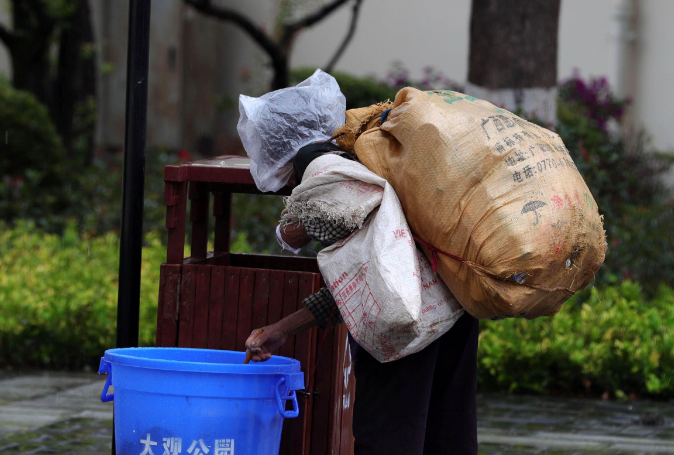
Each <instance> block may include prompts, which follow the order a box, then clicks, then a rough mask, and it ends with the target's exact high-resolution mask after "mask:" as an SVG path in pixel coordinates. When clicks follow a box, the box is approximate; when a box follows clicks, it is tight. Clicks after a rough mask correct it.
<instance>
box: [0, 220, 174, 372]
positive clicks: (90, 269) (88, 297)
mask: <svg viewBox="0 0 674 455" xmlns="http://www.w3.org/2000/svg"><path fill="white" fill-rule="evenodd" d="M0 249H1V250H2V251H3V254H2V255H1V256H0V301H1V302H2V305H0V363H2V364H5V365H13V366H39V367H54V368H81V367H82V366H85V365H88V366H91V367H95V366H96V364H97V359H98V358H99V357H100V356H101V354H102V353H103V351H104V350H105V349H107V348H109V347H111V346H114V340H115V326H116V306H117V283H118V282H117V270H118V264H119V238H118V237H117V235H116V234H112V233H111V234H107V235H104V236H101V237H96V238H83V237H80V236H79V235H78V234H77V233H76V231H75V229H74V227H72V226H70V227H68V228H67V229H66V231H65V233H64V235H63V236H58V235H55V234H46V233H43V232H40V231H36V230H35V228H34V226H33V225H32V224H26V223H19V224H18V225H17V226H16V227H15V228H14V229H8V228H6V227H5V228H4V229H2V230H1V231H0ZM164 251H165V250H164V248H163V247H162V246H161V243H160V241H159V239H158V237H157V236H150V237H148V238H147V240H146V245H145V247H144V248H143V265H142V271H141V275H142V288H141V305H140V328H141V329H140V343H141V345H146V346H147V345H152V344H153V343H154V331H155V329H156V319H155V318H156V305H157V293H158V284H159V264H160V263H161V262H163V260H164V259H165V253H164Z"/></svg>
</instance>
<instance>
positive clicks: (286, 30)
mask: <svg viewBox="0 0 674 455" xmlns="http://www.w3.org/2000/svg"><path fill="white" fill-rule="evenodd" d="M348 1H349V0H334V1H332V2H330V3H328V4H327V5H325V6H324V7H323V8H320V9H319V10H317V11H314V12H313V13H311V14H308V15H307V16H306V17H304V18H302V19H300V20H298V21H297V22H294V23H292V24H288V25H286V26H285V27H283V38H282V39H281V42H283V43H287V42H289V41H290V40H292V38H293V36H294V35H295V33H297V32H298V31H299V30H301V29H303V28H307V27H311V26H312V25H314V24H315V23H317V22H320V21H321V20H323V19H324V18H325V17H326V16H328V15H329V14H331V13H332V12H333V11H335V10H336V9H338V8H339V7H340V6H342V5H344V4H345V3H347V2H348Z"/></svg>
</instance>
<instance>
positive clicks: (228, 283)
mask: <svg viewBox="0 0 674 455" xmlns="http://www.w3.org/2000/svg"><path fill="white" fill-rule="evenodd" d="M239 278H240V269H238V268H235V267H226V268H225V301H224V307H223V315H222V317H223V320H222V349H225V350H227V351H233V350H234V349H235V347H236V327H237V320H238V316H239Z"/></svg>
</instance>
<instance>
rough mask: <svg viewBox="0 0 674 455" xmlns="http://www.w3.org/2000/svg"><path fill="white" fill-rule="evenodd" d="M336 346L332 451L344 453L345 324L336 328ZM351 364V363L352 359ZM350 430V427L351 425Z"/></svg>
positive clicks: (346, 352) (345, 449)
mask: <svg viewBox="0 0 674 455" xmlns="http://www.w3.org/2000/svg"><path fill="white" fill-rule="evenodd" d="M335 330H336V332H335V346H334V352H335V353H336V358H335V361H333V362H332V365H333V373H332V382H333V394H332V395H333V398H332V399H333V405H332V415H333V419H332V424H331V431H332V434H331V435H330V440H331V441H332V453H335V454H342V453H348V447H347V444H344V446H342V440H343V439H344V438H346V435H344V434H343V431H344V426H343V425H344V419H345V417H346V416H345V411H344V399H345V396H344V394H345V391H346V388H345V380H344V375H345V369H344V367H345V362H347V359H346V356H347V355H348V347H347V343H348V341H347V338H346V328H345V327H343V326H338V327H336V328H335ZM348 360H349V365H350V359H348ZM349 431H350V427H349Z"/></svg>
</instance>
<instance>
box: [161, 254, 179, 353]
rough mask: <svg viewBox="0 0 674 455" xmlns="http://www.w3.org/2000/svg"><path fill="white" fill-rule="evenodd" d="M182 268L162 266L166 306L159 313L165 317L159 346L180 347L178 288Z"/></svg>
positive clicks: (169, 265)
mask: <svg viewBox="0 0 674 455" xmlns="http://www.w3.org/2000/svg"><path fill="white" fill-rule="evenodd" d="M180 269H181V266H179V265H176V264H162V272H163V273H164V279H165V282H164V305H163V308H160V310H159V311H158V312H159V313H162V314H163V316H164V319H163V326H162V330H161V341H160V340H159V338H158V339H157V346H161V347H176V346H177V345H178V302H179V301H180V295H178V288H179V284H180V281H181V274H180Z"/></svg>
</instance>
